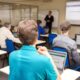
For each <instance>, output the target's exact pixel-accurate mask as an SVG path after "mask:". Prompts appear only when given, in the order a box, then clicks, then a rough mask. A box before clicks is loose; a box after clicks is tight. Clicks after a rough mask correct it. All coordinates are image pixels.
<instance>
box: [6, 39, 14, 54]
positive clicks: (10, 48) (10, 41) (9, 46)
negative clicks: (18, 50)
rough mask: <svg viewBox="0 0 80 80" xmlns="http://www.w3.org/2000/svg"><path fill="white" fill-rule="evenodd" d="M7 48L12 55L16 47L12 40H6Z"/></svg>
mask: <svg viewBox="0 0 80 80" xmlns="http://www.w3.org/2000/svg"><path fill="white" fill-rule="evenodd" d="M6 47H7V52H8V53H11V52H12V51H14V50H15V46H14V43H13V41H12V40H9V39H6Z"/></svg>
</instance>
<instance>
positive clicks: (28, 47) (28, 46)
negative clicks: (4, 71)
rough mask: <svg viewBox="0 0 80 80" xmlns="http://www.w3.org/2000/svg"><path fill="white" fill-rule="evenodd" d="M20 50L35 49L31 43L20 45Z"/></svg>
mask: <svg viewBox="0 0 80 80" xmlns="http://www.w3.org/2000/svg"><path fill="white" fill-rule="evenodd" d="M21 50H29V51H37V50H36V48H35V47H34V46H33V45H24V46H22V47H21Z"/></svg>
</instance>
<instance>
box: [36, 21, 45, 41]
mask: <svg viewBox="0 0 80 80" xmlns="http://www.w3.org/2000/svg"><path fill="white" fill-rule="evenodd" d="M41 23H42V21H41V20H37V25H38V40H40V35H41V34H45V30H44V28H43V27H42V26H41Z"/></svg>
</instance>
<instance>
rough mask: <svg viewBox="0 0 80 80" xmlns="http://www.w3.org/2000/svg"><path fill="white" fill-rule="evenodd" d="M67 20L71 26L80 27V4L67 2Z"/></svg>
mask: <svg viewBox="0 0 80 80" xmlns="http://www.w3.org/2000/svg"><path fill="white" fill-rule="evenodd" d="M66 20H68V21H70V22H71V24H76V25H80V2H79V1H76V2H74V1H73V2H67V4H66Z"/></svg>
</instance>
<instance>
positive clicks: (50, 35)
mask: <svg viewBox="0 0 80 80" xmlns="http://www.w3.org/2000/svg"><path fill="white" fill-rule="evenodd" d="M55 37H57V34H49V36H48V42H49V43H50V44H52V42H53V40H54V39H55Z"/></svg>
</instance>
